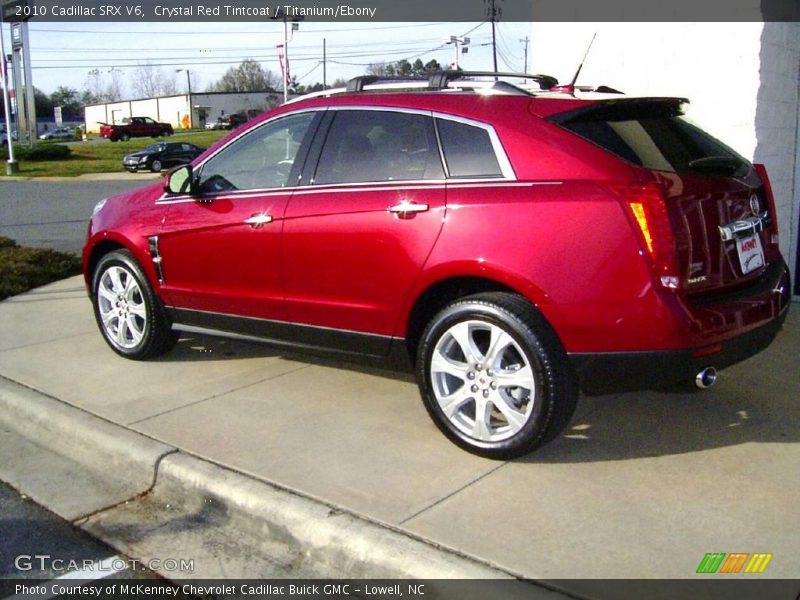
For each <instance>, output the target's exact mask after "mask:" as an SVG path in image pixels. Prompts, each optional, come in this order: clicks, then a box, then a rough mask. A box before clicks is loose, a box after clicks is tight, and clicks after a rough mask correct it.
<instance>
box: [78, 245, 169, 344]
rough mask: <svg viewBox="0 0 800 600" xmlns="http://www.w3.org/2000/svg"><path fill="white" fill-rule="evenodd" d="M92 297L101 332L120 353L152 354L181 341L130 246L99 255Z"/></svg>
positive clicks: (108, 342) (107, 341)
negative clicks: (101, 256) (171, 326)
mask: <svg viewBox="0 0 800 600" xmlns="http://www.w3.org/2000/svg"><path fill="white" fill-rule="evenodd" d="M92 301H93V304H94V314H95V319H96V320H97V325H98V327H99V328H100V332H101V333H102V334H103V338H104V339H105V340H106V343H107V344H108V345H109V346H110V347H111V349H112V350H114V352H116V353H117V354H120V355H122V356H125V357H127V358H133V359H145V358H151V357H153V356H158V355H160V354H163V353H165V352H167V351H169V350H170V349H172V347H173V346H174V345H175V343H176V342H177V341H178V334H177V333H176V332H174V331H172V330H171V328H170V323H169V320H168V319H167V317H166V315H165V313H164V309H163V307H162V305H161V302H160V301H159V299H158V297H156V295H155V294H154V293H153V289H152V288H151V287H150V284H149V283H148V281H147V277H145V275H144V273H143V272H142V270H141V268H140V267H139V265H138V264H137V263H136V260H135V259H134V258H133V255H132V254H131V253H130V252H128V251H127V250H117V251H114V252H111V253H109V254H106V255H105V256H104V257H103V258H101V259H100V262H99V263H98V265H97V268H96V269H95V272H94V277H93V280H92Z"/></svg>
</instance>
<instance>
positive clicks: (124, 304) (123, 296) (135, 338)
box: [97, 266, 147, 350]
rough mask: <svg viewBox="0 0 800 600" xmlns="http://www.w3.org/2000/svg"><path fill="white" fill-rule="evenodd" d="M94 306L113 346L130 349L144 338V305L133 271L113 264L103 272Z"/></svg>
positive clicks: (145, 315)
mask: <svg viewBox="0 0 800 600" xmlns="http://www.w3.org/2000/svg"><path fill="white" fill-rule="evenodd" d="M97 306H98V310H99V312H100V320H101V322H102V325H103V330H104V333H105V335H106V337H107V338H108V339H109V340H110V341H111V343H112V344H114V345H115V346H116V347H118V348H120V349H123V350H130V349H131V348H135V347H136V346H138V345H139V344H140V343H141V342H142V339H144V333H145V328H146V326H147V306H146V305H145V301H144V295H143V294H142V289H141V287H140V286H139V283H138V282H137V281H136V278H135V277H134V276H133V274H132V273H131V272H130V271H129V270H128V269H126V268H124V267H119V266H113V267H109V268H108V269H106V270H105V271H104V272H103V275H102V276H101V277H100V282H99V285H98V287H97Z"/></svg>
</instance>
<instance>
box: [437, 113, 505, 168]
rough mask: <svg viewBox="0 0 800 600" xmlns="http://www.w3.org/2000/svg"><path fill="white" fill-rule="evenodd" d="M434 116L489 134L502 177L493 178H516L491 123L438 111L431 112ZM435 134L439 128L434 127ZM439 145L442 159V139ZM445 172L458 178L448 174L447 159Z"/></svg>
mask: <svg viewBox="0 0 800 600" xmlns="http://www.w3.org/2000/svg"><path fill="white" fill-rule="evenodd" d="M433 116H434V118H436V119H442V120H443V121H452V122H454V123H460V124H462V125H469V126H471V127H477V128H478V129H483V130H484V131H486V133H487V134H489V141H490V142H491V144H492V150H494V156H495V159H496V160H497V164H498V166H499V167H500V172H501V173H502V174H503V176H502V177H495V178H493V179H513V180H516V179H517V174H516V173H515V172H514V167H512V166H511V161H510V160H509V159H508V154H506V149H505V148H504V147H503V143H502V142H501V141H500V136H499V135H497V131H496V130H495V128H494V126H493V125H490V124H488V123H483V122H482V121H476V120H474V119H469V118H467V117H457V116H454V115H439V114H438V113H433ZM436 132H437V133H436V135H437V136H438V135H439V133H438V132H439V128H438V127H437V128H436ZM439 147H440V148H441V149H442V159H443V160H444V144H442V141H441V140H439ZM444 166H445V172H446V173H447V175H448V177H450V178H451V179H458V178H455V177H451V176H450V169H448V168H447V161H446V160H445V161H444Z"/></svg>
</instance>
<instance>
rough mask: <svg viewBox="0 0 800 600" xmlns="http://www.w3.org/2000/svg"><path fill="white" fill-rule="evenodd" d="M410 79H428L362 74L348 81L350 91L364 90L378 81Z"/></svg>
mask: <svg viewBox="0 0 800 600" xmlns="http://www.w3.org/2000/svg"><path fill="white" fill-rule="evenodd" d="M410 81H416V82H419V81H427V78H424V77H401V76H394V77H390V76H385V77H384V76H379V75H361V76H360V77H353V78H352V79H351V80H350V81H348V82H347V91H348V92H363V91H364V88H365V87H366V86H368V85H374V84H376V83H403V82H410Z"/></svg>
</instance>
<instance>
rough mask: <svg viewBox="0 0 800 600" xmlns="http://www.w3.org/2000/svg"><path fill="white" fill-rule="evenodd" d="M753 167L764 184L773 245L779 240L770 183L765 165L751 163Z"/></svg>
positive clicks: (773, 197) (770, 238)
mask: <svg viewBox="0 0 800 600" xmlns="http://www.w3.org/2000/svg"><path fill="white" fill-rule="evenodd" d="M753 168H754V169H755V170H756V173H758V176H759V177H760V178H761V183H762V184H763V185H764V194H765V195H766V196H767V209H768V210H769V220H770V223H771V226H770V228H769V233H770V236H769V241H770V243H771V244H772V245H773V246H777V245H778V243H779V242H780V237H779V235H778V213H777V212H775V196H773V195H772V184H771V183H770V182H769V175H767V167H765V166H764V165H763V164H761V163H757V164H754V165H753Z"/></svg>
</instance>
